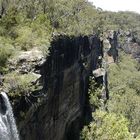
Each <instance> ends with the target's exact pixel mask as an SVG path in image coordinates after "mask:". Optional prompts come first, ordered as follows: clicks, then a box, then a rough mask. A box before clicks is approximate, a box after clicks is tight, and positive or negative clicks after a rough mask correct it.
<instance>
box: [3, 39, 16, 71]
mask: <svg viewBox="0 0 140 140" xmlns="http://www.w3.org/2000/svg"><path fill="white" fill-rule="evenodd" d="M13 50H14V48H13V46H12V45H11V44H10V40H7V39H6V38H4V37H0V71H1V72H3V70H4V68H5V66H6V62H7V59H8V58H9V57H10V56H11V55H12V52H13Z"/></svg>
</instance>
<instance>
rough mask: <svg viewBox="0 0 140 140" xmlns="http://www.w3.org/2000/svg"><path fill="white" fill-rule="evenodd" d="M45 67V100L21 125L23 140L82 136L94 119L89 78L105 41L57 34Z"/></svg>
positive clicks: (49, 139)
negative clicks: (88, 98)
mask: <svg viewBox="0 0 140 140" xmlns="http://www.w3.org/2000/svg"><path fill="white" fill-rule="evenodd" d="M50 52H51V53H50V56H49V57H48V58H47V61H46V62H45V63H44V65H43V66H42V68H41V75H42V83H43V87H44V89H43V91H44V93H45V97H44V101H43V103H42V104H41V105H40V106H38V108H37V109H35V110H34V111H29V114H28V116H27V118H26V120H25V121H24V123H23V125H22V126H21V127H20V134H21V139H22V140H78V139H79V132H80V130H81V128H82V126H83V120H84V119H85V118H86V119H90V115H91V114H90V109H89V107H88V100H87V97H88V96H87V94H88V79H89V75H90V74H91V72H92V70H94V69H96V67H98V66H97V65H98V57H99V56H102V43H101V42H100V40H99V39H98V38H97V37H96V36H84V37H76V38H74V37H66V36H59V37H56V38H55V39H54V40H53V42H52V47H51V51H50Z"/></svg>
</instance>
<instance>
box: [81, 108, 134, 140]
mask: <svg viewBox="0 0 140 140" xmlns="http://www.w3.org/2000/svg"><path fill="white" fill-rule="evenodd" d="M93 118H94V121H93V122H91V123H90V125H89V126H85V127H84V129H83V131H82V139H84V140H132V137H131V134H130V132H129V130H128V121H127V120H126V119H125V118H124V117H123V116H122V115H116V114H115V113H107V112H104V111H101V110H97V111H96V112H95V113H93Z"/></svg>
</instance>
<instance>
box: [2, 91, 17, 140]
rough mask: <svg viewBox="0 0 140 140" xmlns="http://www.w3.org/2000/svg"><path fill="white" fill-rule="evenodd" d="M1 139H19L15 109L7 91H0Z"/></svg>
mask: <svg viewBox="0 0 140 140" xmlns="http://www.w3.org/2000/svg"><path fill="white" fill-rule="evenodd" d="M0 140H19V135H18V131H17V127H16V123H15V119H14V115H13V110H12V107H11V104H10V101H9V99H8V96H7V95H6V93H5V92H1V93H0Z"/></svg>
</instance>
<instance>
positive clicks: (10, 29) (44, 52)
mask: <svg viewBox="0 0 140 140" xmlns="http://www.w3.org/2000/svg"><path fill="white" fill-rule="evenodd" d="M110 30H115V31H116V32H117V33H118V41H119V46H118V47H119V48H120V50H121V51H120V52H121V53H119V61H118V63H117V64H115V63H114V64H111V65H110V66H109V68H108V69H109V78H108V83H109V96H110V98H109V100H108V101H107V102H106V104H105V110H104V109H102V106H101V104H102V101H100V96H98V94H99V92H101V89H100V88H97V86H95V83H94V82H93V81H92V82H93V83H92V82H91V87H90V90H89V94H90V95H89V97H90V102H91V108H92V107H93V110H94V111H95V109H96V110H97V111H96V112H94V114H93V120H94V121H93V122H91V124H90V126H89V127H87V126H85V128H84V129H83V131H82V134H81V137H82V138H83V139H87V140H91V139H95V140H104V139H110V140H125V139H126V140H129V139H130V140H132V139H138V138H139V134H140V127H139V125H140V124H139V122H140V119H139V109H140V103H139V102H140V95H139V92H140V89H139V83H140V72H139V70H140V67H139V63H137V61H135V60H133V59H132V58H135V59H137V60H138V61H140V60H139V56H140V53H139V51H140V50H139V48H140V47H139V45H140V15H139V14H138V13H134V12H130V11H126V12H121V11H120V12H110V11H103V10H102V9H100V8H96V7H95V6H94V5H92V4H91V3H89V2H88V1H87V0H69V1H68V0H22V1H21V0H14V1H13V0H0V90H4V91H6V92H8V95H9V97H10V99H11V102H12V103H13V106H14V107H15V108H16V107H18V106H16V105H17V104H20V102H21V100H22V99H23V98H25V100H24V102H23V103H25V101H26V102H28V103H29V105H28V107H27V108H29V106H32V104H31V103H30V99H28V98H29V97H30V96H32V94H33V95H34V94H35V95H36V93H37V98H36V99H35V101H34V102H35V103H37V106H40V104H41V101H42V98H41V99H40V97H39V96H38V93H39V94H40V91H41V90H42V88H43V87H42V85H40V83H38V79H39V80H40V73H39V72H38V69H39V68H40V67H41V66H42V64H43V63H44V62H45V61H46V58H47V57H48V56H49V55H50V54H49V53H50V49H49V48H50V47H51V43H52V40H55V37H56V36H61V35H62V36H63V35H64V36H69V37H70V38H71V39H73V38H74V37H77V36H81V37H83V36H85V35H89V36H90V35H95V34H96V37H98V38H100V39H101V40H103V39H106V37H107V35H108V33H109V31H110ZM60 46H61V45H60ZM124 52H126V53H128V54H127V55H126V54H125V53H124ZM65 53H66V52H65ZM31 54H33V55H31ZM31 56H33V57H31ZM69 56H70V55H69ZM70 58H71V57H70ZM36 65H37V66H38V67H37V68H36ZM36 69H37V70H36ZM43 82H44V81H43ZM36 83H37V84H36ZM96 88H97V89H96ZM96 95H97V96H96ZM21 104H22V103H21ZM25 108H26V107H25ZM27 108H26V109H27ZM20 109H21V108H20ZM26 109H25V110H24V109H23V110H20V111H19V108H16V109H15V110H16V111H17V110H18V113H17V114H18V115H17V114H16V115H17V117H19V118H18V119H19V121H21V120H23V119H25V118H26V111H27V110H26ZM105 130H106V131H105Z"/></svg>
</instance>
